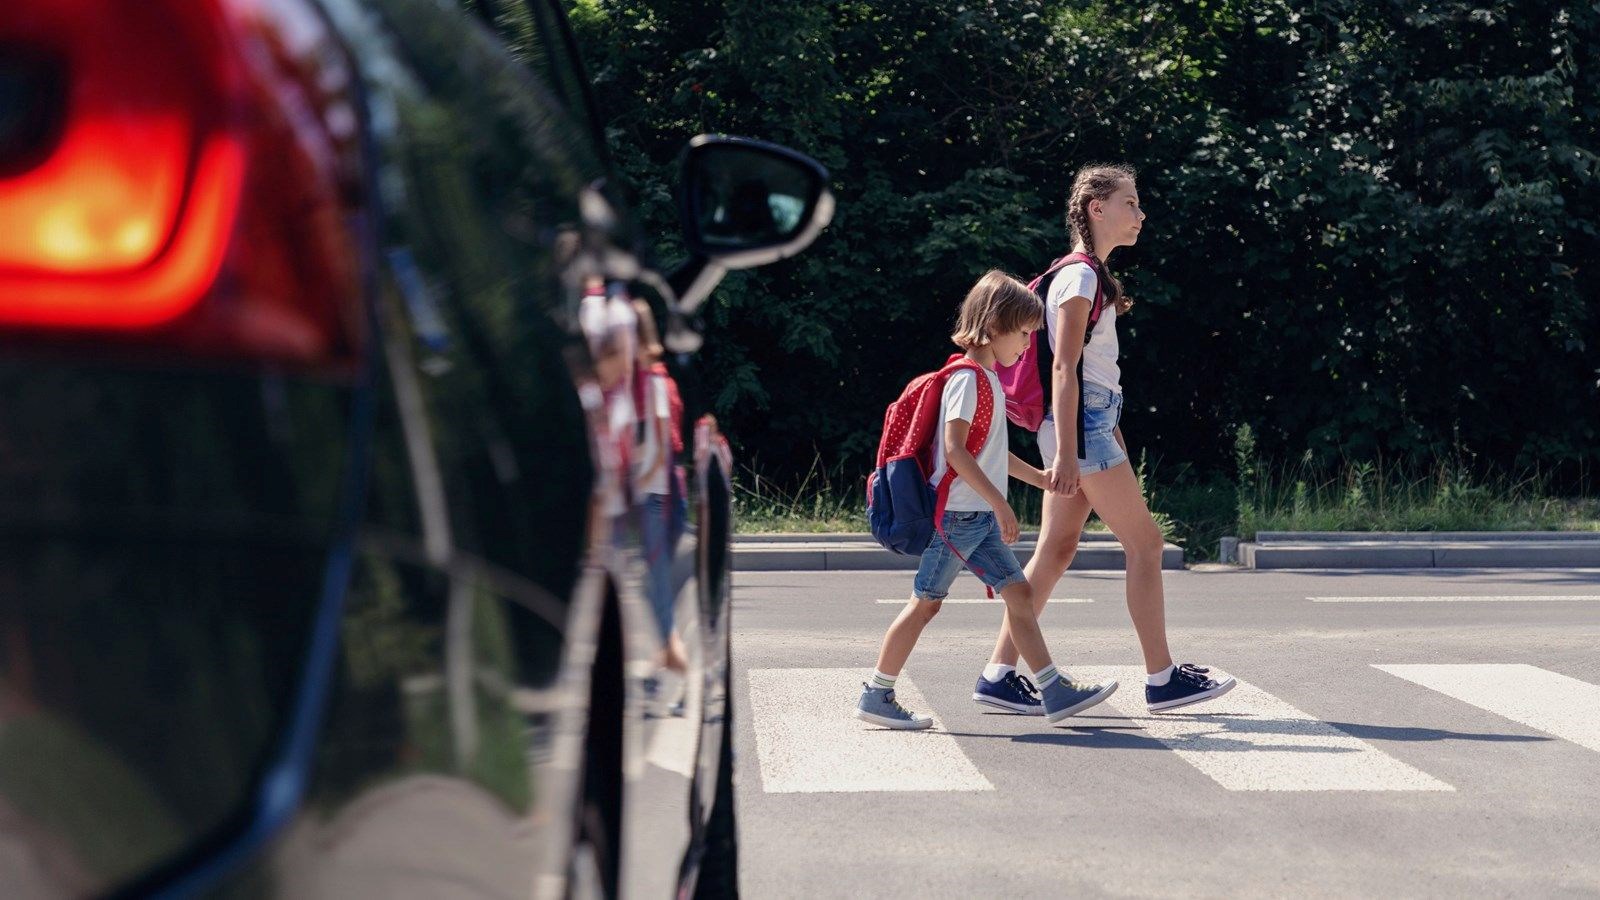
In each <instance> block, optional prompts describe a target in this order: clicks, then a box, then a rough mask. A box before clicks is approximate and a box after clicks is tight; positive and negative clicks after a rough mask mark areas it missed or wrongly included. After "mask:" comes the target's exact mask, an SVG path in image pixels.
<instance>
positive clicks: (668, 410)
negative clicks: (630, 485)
mask: <svg viewBox="0 0 1600 900" xmlns="http://www.w3.org/2000/svg"><path fill="white" fill-rule="evenodd" d="M630 393H631V392H630ZM640 418H642V419H644V440H643V441H641V442H639V443H636V444H634V445H633V477H634V479H635V481H634V487H635V491H636V492H637V493H638V494H639V496H641V497H642V496H644V495H645V494H660V495H662V496H665V495H666V494H668V493H671V491H670V490H669V489H668V487H667V473H668V470H670V469H671V468H672V460H671V459H668V460H666V461H665V462H663V463H661V465H660V466H658V467H657V468H656V471H655V474H653V475H651V476H650V478H649V479H648V480H645V479H644V477H643V476H644V474H645V472H646V471H647V470H648V469H649V468H650V467H651V466H654V465H656V463H657V461H658V460H660V459H661V454H662V447H661V441H660V436H659V435H658V434H657V431H658V430H659V429H660V428H661V421H660V420H661V419H668V420H670V419H671V418H672V405H671V401H670V400H669V399H668V397H667V380H666V379H665V378H662V377H661V376H660V375H656V374H654V373H652V374H649V375H646V376H645V379H644V409H643V410H641V411H640ZM666 427H667V428H668V429H670V428H671V427H672V423H671V422H670V421H669V422H668V423H667V426H666ZM634 435H635V436H637V435H638V428H637V425H636V426H635V430H634ZM666 452H667V453H668V454H670V453H671V452H672V447H671V445H670V444H669V445H668V446H667V448H666Z"/></svg>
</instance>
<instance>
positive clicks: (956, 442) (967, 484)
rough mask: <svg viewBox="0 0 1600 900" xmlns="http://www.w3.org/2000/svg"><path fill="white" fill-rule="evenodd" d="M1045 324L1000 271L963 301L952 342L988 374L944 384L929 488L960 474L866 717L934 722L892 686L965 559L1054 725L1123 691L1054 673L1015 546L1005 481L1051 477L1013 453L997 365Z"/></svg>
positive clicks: (861, 706)
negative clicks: (976, 431)
mask: <svg viewBox="0 0 1600 900" xmlns="http://www.w3.org/2000/svg"><path fill="white" fill-rule="evenodd" d="M1043 320H1044V309H1043V306H1042V305H1041V304H1040V302H1039V298H1038V297H1036V296H1034V294H1033V292H1032V291H1030V290H1028V288H1027V286H1026V285H1024V284H1022V283H1021V282H1019V281H1017V280H1016V279H1014V278H1012V277H1010V276H1009V275H1006V274H1005V273H1003V272H999V271H990V272H989V273H987V274H985V275H984V276H983V277H982V278H980V279H978V283H977V284H975V285H973V287H972V290H971V291H969V292H968V293H967V298H966V299H965V300H964V301H962V303H961V314H960V317H959V319H958V322H957V325H956V331H955V333H954V334H952V335H951V336H950V339H951V340H952V341H954V342H955V344H956V346H958V347H960V348H961V349H963V350H965V351H966V354H965V355H966V358H967V359H969V360H972V361H973V362H975V363H977V364H978V366H980V367H981V368H982V370H983V372H982V375H981V376H980V375H979V373H977V372H975V371H973V370H971V369H963V370H961V371H958V372H956V373H955V374H953V375H951V376H950V377H949V378H948V379H947V380H946V382H945V386H944V397H943V401H944V402H943V414H942V419H943V421H944V428H943V429H942V432H943V433H942V434H941V435H940V436H939V438H938V439H936V446H935V452H934V471H933V473H932V478H931V479H930V480H929V482H930V484H938V482H939V481H940V480H941V479H942V478H943V477H944V473H945V467H946V466H947V465H948V466H949V467H950V468H952V469H954V470H955V473H956V479H955V481H954V482H953V483H952V484H951V486H950V494H949V499H948V501H947V503H946V505H945V514H944V519H943V522H942V525H943V535H942V536H941V535H939V534H935V535H934V538H933V540H932V541H930V542H929V544H928V549H927V550H926V551H924V552H923V554H922V561H921V563H920V564H919V566H918V567H917V577H916V580H915V582H914V583H913V588H912V595H911V600H910V602H908V603H907V604H906V606H905V608H904V609H902V610H901V611H900V615H899V617H897V618H896V619H895V620H894V624H893V625H890V626H889V631H888V633H887V634H885V635H884V637H883V646H882V648H881V649H880V650H879V651H878V669H877V671H875V672H873V673H872V681H871V682H870V683H867V684H863V685H862V691H861V700H860V702H859V703H857V704H856V712H855V715H856V718H858V719H862V720H864V721H867V722H871V723H873V724H875V725H882V726H884V727H885V728H897V729H917V728H927V727H928V726H930V725H932V724H933V719H932V718H930V717H928V716H925V715H920V714H917V713H913V712H911V711H909V710H907V709H906V708H905V707H903V706H901V705H900V704H899V703H898V702H897V701H896V700H895V698H894V685H895V680H896V679H897V678H898V677H899V675H900V669H901V667H903V666H904V665H905V663H906V659H907V658H908V657H910V656H911V650H912V649H913V648H914V647H915V646H916V644H917V638H918V637H920V636H921V635H922V629H923V626H925V625H927V624H928V623H929V622H930V621H932V620H933V617H934V616H935V615H936V614H938V612H939V607H940V605H941V604H942V603H943V601H944V598H945V597H947V596H949V592H950V584H951V582H953V581H955V577H956V575H957V574H958V573H959V572H960V571H961V561H962V557H965V559H966V561H967V566H968V568H970V569H972V570H973V574H975V575H977V576H978V577H979V578H981V579H982V580H983V582H984V584H986V585H988V586H989V588H990V589H992V590H994V591H997V592H999V594H1000V597H1001V598H1002V599H1003V600H1004V601H1005V604H1006V616H1007V620H1008V622H1009V623H1010V626H1011V628H1010V632H1011V637H1012V639H1013V640H1014V641H1015V642H1016V646H1017V648H1018V649H1019V650H1021V653H1022V658H1023V659H1024V660H1026V661H1027V663H1028V666H1029V667H1030V668H1032V669H1033V671H1034V673H1035V677H1036V679H1037V681H1038V686H1039V690H1040V691H1041V693H1042V695H1043V705H1044V710H1045V718H1046V719H1047V720H1049V721H1050V722H1052V723H1054V722H1059V721H1061V720H1062V719H1065V718H1067V717H1068V716H1070V715H1073V714H1074V713H1078V712H1082V711H1083V710H1086V709H1088V708H1089V707H1091V706H1094V705H1095V704H1097V703H1099V702H1100V701H1102V700H1104V699H1106V698H1107V697H1109V696H1111V694H1112V692H1113V691H1115V690H1116V689H1117V683H1116V682H1115V681H1112V682H1110V683H1108V684H1103V685H1102V684H1085V683H1081V682H1075V681H1071V680H1069V679H1067V678H1065V677H1063V676H1062V675H1061V674H1060V673H1059V672H1057V671H1056V667H1055V665H1054V664H1053V663H1052V662H1051V661H1050V651H1049V650H1047V649H1046V648H1045V643H1044V636H1043V635H1042V634H1040V632H1039V622H1038V615H1037V614H1036V613H1035V612H1034V603H1033V592H1032V590H1031V589H1030V588H1029V587H1028V582H1027V579H1026V578H1024V577H1023V574H1022V568H1021V567H1020V566H1019V565H1018V564H1017V557H1016V555H1015V554H1014V553H1012V552H1011V548H1010V547H1008V546H1007V544H1011V543H1013V542H1015V541H1016V540H1017V532H1018V527H1017V516H1016V514H1015V513H1014V512H1012V510H1011V506H1010V504H1008V503H1007V502H1006V496H1005V492H1004V487H1005V485H1006V478H1007V476H1008V475H1010V476H1012V477H1015V478H1018V479H1020V480H1022V481H1026V482H1027V483H1029V484H1031V485H1033V486H1035V487H1043V486H1044V473H1043V472H1041V471H1040V470H1038V469H1036V468H1034V467H1033V466H1030V465H1028V464H1027V463H1026V462H1023V461H1022V460H1021V459H1019V458H1017V456H1016V454H1013V453H1011V452H1010V451H1009V449H1008V448H1007V440H1006V426H1005V419H1004V418H1001V417H997V416H996V409H997V408H998V407H1000V405H1001V403H1002V402H1003V398H1004V395H1003V394H1002V393H1001V387H1000V379H999V377H998V376H996V375H995V373H994V366H995V364H996V362H999V363H1000V364H1002V365H1008V366H1009V365H1015V364H1016V361H1017V360H1018V359H1019V358H1020V357H1021V356H1022V353H1023V351H1024V350H1026V349H1027V347H1028V338H1029V335H1030V334H1031V333H1032V332H1034V331H1035V330H1037V329H1038V328H1039V326H1040V325H1041V324H1042V323H1043ZM979 377H983V378H987V379H988V380H989V388H990V393H989V396H990V400H991V402H990V403H988V404H984V405H983V407H984V408H981V409H980V408H979V407H980V404H979V402H978V398H979V392H978V378H979ZM980 416H981V417H983V418H984V419H985V420H987V422H988V426H989V432H988V435H989V436H988V438H987V440H985V442H984V444H983V446H982V447H981V448H980V449H979V450H978V455H977V457H976V458H974V457H973V455H972V454H971V453H969V452H968V451H967V432H968V431H969V430H970V429H971V428H972V425H973V422H974V420H975V419H976V418H977V417H980ZM957 554H959V556H958V555H957Z"/></svg>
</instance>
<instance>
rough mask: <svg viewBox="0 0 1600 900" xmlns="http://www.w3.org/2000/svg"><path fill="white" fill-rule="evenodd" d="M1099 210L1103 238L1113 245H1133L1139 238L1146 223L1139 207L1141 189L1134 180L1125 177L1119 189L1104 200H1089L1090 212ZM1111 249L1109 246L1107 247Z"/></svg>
mask: <svg viewBox="0 0 1600 900" xmlns="http://www.w3.org/2000/svg"><path fill="white" fill-rule="evenodd" d="M1097 210H1098V211H1099V216H1098V219H1099V223H1100V228H1099V232H1100V235H1101V237H1100V238H1097V239H1096V241H1095V242H1096V244H1098V243H1100V241H1101V240H1104V241H1107V242H1109V243H1110V244H1111V246H1112V247H1132V246H1133V245H1134V243H1136V242H1137V241H1138V240H1139V229H1140V227H1141V226H1142V225H1143V224H1144V211H1143V210H1141V209H1139V189H1138V188H1136V187H1134V184H1133V182H1132V181H1128V180H1126V179H1124V180H1123V181H1122V183H1121V184H1120V185H1118V187H1117V190H1116V191H1115V192H1114V193H1113V194H1112V195H1111V196H1110V197H1107V198H1106V199H1104V200H1091V201H1089V212H1090V214H1091V215H1093V214H1094V213H1095V212H1096V211H1097ZM1107 249H1109V248H1107Z"/></svg>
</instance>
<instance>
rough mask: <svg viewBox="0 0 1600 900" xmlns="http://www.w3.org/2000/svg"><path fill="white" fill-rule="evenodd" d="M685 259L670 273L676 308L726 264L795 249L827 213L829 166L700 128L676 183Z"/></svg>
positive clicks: (694, 301) (690, 304) (694, 302)
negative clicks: (674, 289)
mask: <svg viewBox="0 0 1600 900" xmlns="http://www.w3.org/2000/svg"><path fill="white" fill-rule="evenodd" d="M678 204H679V215H680V217H681V219H682V221H683V232H684V244H685V245H686V246H687V247H688V249H689V253H690V255H691V258H690V259H689V260H688V261H687V262H686V263H684V264H683V265H682V266H680V267H679V269H678V271H676V272H674V273H673V275H672V278H671V280H672V281H673V282H674V287H675V288H676V289H677V294H678V298H679V304H680V305H679V309H680V310H681V311H683V312H686V313H687V312H690V311H692V310H693V309H694V307H696V306H698V305H699V304H700V302H701V301H702V300H704V299H705V297H706V296H707V295H709V294H710V293H711V289H712V288H713V287H715V286H716V283H717V282H718V281H720V280H721V278H722V275H723V274H724V273H726V272H727V271H728V270H729V269H749V268H753V267H755V266H764V265H766V264H768V263H773V262H777V261H778V260H780V259H786V258H788V257H790V256H793V255H795V254H796V253H799V252H800V251H801V250H804V249H805V248H806V247H808V246H810V244H811V242H812V241H814V240H816V238H817V235H819V234H821V233H822V229H823V228H825V227H827V225H828V222H829V221H830V220H831V219H832V218H833V206H834V201H833V193H832V192H831V191H830V190H829V189H828V170H827V169H826V168H823V166H822V164H821V163H819V162H817V161H816V160H814V159H812V158H811V157H809V156H806V155H805V154H804V153H800V152H798V151H795V150H790V149H789V148H788V147H781V146H779V145H777V144H769V143H767V142H766V141H757V140H753V139H751V138H741V137H731V136H728V135H708V134H702V135H700V136H699V137H696V138H694V139H693V140H691V141H690V142H689V146H688V147H687V148H685V150H684V154H683V164H682V180H681V183H680V187H679V190H678Z"/></svg>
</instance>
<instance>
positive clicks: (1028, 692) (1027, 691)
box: [1006, 672, 1039, 700]
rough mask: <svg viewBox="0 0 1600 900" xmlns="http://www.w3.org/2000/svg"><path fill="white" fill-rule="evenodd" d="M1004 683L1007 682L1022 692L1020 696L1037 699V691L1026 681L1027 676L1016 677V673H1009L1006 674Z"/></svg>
mask: <svg viewBox="0 0 1600 900" xmlns="http://www.w3.org/2000/svg"><path fill="white" fill-rule="evenodd" d="M1006 681H1007V682H1009V683H1010V684H1011V686H1012V687H1014V688H1016V689H1017V690H1018V691H1020V692H1022V694H1023V695H1024V696H1026V697H1028V698H1029V699H1032V700H1037V699H1039V689H1038V688H1036V687H1034V686H1033V682H1031V681H1029V680H1028V676H1026V675H1018V674H1017V673H1016V672H1009V673H1007V674H1006Z"/></svg>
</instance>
